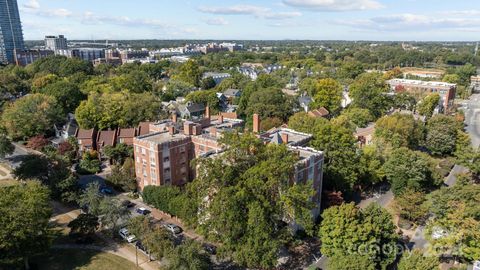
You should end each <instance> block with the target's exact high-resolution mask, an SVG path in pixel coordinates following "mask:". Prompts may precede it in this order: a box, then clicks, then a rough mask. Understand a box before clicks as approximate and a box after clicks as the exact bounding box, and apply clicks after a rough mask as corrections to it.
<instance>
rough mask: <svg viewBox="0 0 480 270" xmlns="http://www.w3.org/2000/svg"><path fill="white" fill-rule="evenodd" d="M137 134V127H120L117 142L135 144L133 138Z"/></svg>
mask: <svg viewBox="0 0 480 270" xmlns="http://www.w3.org/2000/svg"><path fill="white" fill-rule="evenodd" d="M136 135H137V130H136V129H135V128H119V129H117V138H116V143H117V144H119V143H123V144H126V145H133V138H135V136H136Z"/></svg>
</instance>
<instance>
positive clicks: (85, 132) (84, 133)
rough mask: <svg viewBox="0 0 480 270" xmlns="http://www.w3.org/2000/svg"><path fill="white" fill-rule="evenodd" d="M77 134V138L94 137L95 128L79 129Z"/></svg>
mask: <svg viewBox="0 0 480 270" xmlns="http://www.w3.org/2000/svg"><path fill="white" fill-rule="evenodd" d="M75 134H76V135H75V137H77V139H94V138H93V136H94V134H95V129H93V128H92V129H77V131H76V132H75Z"/></svg>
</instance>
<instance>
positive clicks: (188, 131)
mask: <svg viewBox="0 0 480 270" xmlns="http://www.w3.org/2000/svg"><path fill="white" fill-rule="evenodd" d="M183 134H185V135H187V136H189V135H192V123H191V122H189V121H185V123H183Z"/></svg>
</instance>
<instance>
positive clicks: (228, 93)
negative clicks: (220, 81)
mask: <svg viewBox="0 0 480 270" xmlns="http://www.w3.org/2000/svg"><path fill="white" fill-rule="evenodd" d="M223 95H224V96H225V97H226V98H227V99H228V103H229V104H233V101H234V100H235V99H238V98H240V97H241V96H242V90H240V89H232V88H229V89H227V90H225V91H223Z"/></svg>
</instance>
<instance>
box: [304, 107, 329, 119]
mask: <svg viewBox="0 0 480 270" xmlns="http://www.w3.org/2000/svg"><path fill="white" fill-rule="evenodd" d="M308 114H309V115H310V116H313V117H326V116H328V115H329V114H330V112H329V111H328V110H327V109H325V108H324V107H320V108H318V109H316V110H313V111H309V112H308Z"/></svg>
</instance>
